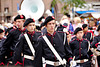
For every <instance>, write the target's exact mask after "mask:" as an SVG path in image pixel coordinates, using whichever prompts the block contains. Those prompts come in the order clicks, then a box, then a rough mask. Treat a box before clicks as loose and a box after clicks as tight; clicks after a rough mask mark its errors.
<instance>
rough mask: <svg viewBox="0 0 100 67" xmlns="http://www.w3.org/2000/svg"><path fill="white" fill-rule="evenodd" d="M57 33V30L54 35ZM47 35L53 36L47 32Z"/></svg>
mask: <svg viewBox="0 0 100 67" xmlns="http://www.w3.org/2000/svg"><path fill="white" fill-rule="evenodd" d="M55 34H56V32H54V33H53V36H54V35H55ZM47 35H49V36H52V35H51V34H50V33H47Z"/></svg>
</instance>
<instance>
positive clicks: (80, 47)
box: [79, 42, 81, 59]
mask: <svg viewBox="0 0 100 67" xmlns="http://www.w3.org/2000/svg"><path fill="white" fill-rule="evenodd" d="M79 56H80V59H81V42H80V43H79Z"/></svg>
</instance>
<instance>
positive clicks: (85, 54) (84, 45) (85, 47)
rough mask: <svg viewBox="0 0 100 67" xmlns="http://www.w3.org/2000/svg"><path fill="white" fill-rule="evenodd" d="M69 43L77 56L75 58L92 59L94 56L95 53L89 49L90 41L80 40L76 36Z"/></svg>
mask: <svg viewBox="0 0 100 67" xmlns="http://www.w3.org/2000/svg"><path fill="white" fill-rule="evenodd" d="M69 45H70V48H71V50H72V53H73V56H75V60H83V59H90V57H92V56H93V53H92V52H91V51H90V49H89V47H90V43H89V41H87V40H86V39H82V40H79V39H77V37H76V38H74V39H73V40H72V41H70V43H69Z"/></svg>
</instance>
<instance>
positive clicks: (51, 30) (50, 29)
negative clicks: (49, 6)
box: [45, 20, 56, 32]
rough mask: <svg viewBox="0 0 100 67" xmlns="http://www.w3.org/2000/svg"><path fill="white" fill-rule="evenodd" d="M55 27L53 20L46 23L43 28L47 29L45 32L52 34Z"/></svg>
mask: <svg viewBox="0 0 100 67" xmlns="http://www.w3.org/2000/svg"><path fill="white" fill-rule="evenodd" d="M55 25H56V23H55V20H52V21H50V22H48V23H47V25H45V27H46V28H47V31H49V32H53V31H55Z"/></svg>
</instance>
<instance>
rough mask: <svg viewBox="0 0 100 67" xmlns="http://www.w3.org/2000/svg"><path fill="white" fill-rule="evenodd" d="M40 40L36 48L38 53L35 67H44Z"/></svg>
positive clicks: (36, 53)
mask: <svg viewBox="0 0 100 67" xmlns="http://www.w3.org/2000/svg"><path fill="white" fill-rule="evenodd" d="M42 41H43V40H41V39H40V38H39V39H38V44H37V46H36V51H35V59H34V61H35V67H43V66H42V44H43V42H42Z"/></svg>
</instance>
